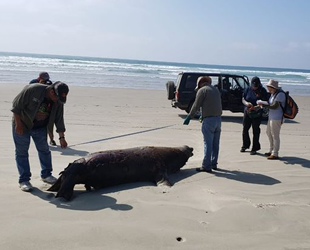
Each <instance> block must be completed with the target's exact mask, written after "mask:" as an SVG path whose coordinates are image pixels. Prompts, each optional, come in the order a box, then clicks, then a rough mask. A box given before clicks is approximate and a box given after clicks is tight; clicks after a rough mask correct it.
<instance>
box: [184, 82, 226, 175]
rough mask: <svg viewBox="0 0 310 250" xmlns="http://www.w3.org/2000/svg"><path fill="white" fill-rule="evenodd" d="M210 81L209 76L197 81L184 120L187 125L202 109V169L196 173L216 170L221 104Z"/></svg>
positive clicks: (217, 92)
mask: <svg viewBox="0 0 310 250" xmlns="http://www.w3.org/2000/svg"><path fill="white" fill-rule="evenodd" d="M211 83H212V79H211V78H210V77H209V76H201V77H199V78H198V79H197V87H196V89H195V90H197V94H196V99H195V102H194V104H193V106H192V108H191V111H190V112H189V114H188V116H187V117H186V118H185V120H184V123H183V124H184V125H188V124H189V122H190V120H191V119H192V118H193V117H194V116H195V114H196V113H197V111H198V110H199V109H200V108H201V109H202V127H201V131H202V134H203V142H204V158H203V161H202V167H200V168H196V171H198V172H201V171H204V172H208V173H212V169H214V170H216V169H217V163H218V162H217V161H218V155H219V147H220V135H221V115H222V102H221V94H220V92H219V90H218V88H216V87H214V86H212V85H211Z"/></svg>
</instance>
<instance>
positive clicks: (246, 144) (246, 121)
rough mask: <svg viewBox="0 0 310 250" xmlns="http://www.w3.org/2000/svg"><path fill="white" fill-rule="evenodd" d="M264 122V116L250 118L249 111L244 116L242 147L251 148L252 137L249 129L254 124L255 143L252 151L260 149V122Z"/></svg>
mask: <svg viewBox="0 0 310 250" xmlns="http://www.w3.org/2000/svg"><path fill="white" fill-rule="evenodd" d="M261 122H262V118H261V117H258V118H250V117H249V116H248V114H247V113H245V114H244V116H243V130H242V141H243V144H242V147H243V148H250V145H251V139H250V136H249V129H250V128H251V126H252V129H253V144H252V150H251V151H258V150H260V143H259V135H260V124H261Z"/></svg>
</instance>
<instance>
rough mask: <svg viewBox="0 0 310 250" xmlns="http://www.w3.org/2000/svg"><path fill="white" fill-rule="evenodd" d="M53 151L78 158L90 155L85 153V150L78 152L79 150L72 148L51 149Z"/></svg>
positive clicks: (57, 147) (58, 147)
mask: <svg viewBox="0 0 310 250" xmlns="http://www.w3.org/2000/svg"><path fill="white" fill-rule="evenodd" d="M50 150H51V151H58V152H60V153H61V155H73V156H74V155H76V156H86V155H88V154H89V152H88V151H84V150H77V149H73V148H70V147H67V148H61V147H60V146H56V147H54V146H53V147H50Z"/></svg>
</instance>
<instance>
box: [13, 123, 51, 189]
mask: <svg viewBox="0 0 310 250" xmlns="http://www.w3.org/2000/svg"><path fill="white" fill-rule="evenodd" d="M30 137H32V139H33V141H34V143H35V146H36V148H37V151H38V154H39V160H40V165H41V178H46V177H48V176H50V175H51V173H52V171H53V169H52V156H51V151H50V149H49V146H48V144H47V128H46V127H44V128H39V129H32V130H30V131H28V132H24V134H23V135H19V134H17V133H16V131H15V127H14V125H13V139H14V143H15V161H16V165H17V169H18V172H19V183H21V182H24V181H29V180H30V177H31V172H30V165H29V159H28V158H29V154H28V150H29V146H30Z"/></svg>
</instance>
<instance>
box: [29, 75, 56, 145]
mask: <svg viewBox="0 0 310 250" xmlns="http://www.w3.org/2000/svg"><path fill="white" fill-rule="evenodd" d="M33 83H41V84H45V85H51V84H52V83H53V82H52V81H51V80H50V75H49V74H48V73H47V72H45V71H43V72H41V73H40V74H39V77H38V78H36V79H33V80H31V81H30V82H29V84H33ZM50 129H51V130H48V136H49V138H50V144H51V145H52V146H56V145H57V144H56V142H55V140H54V132H53V130H54V129H53V127H51V128H50Z"/></svg>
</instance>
